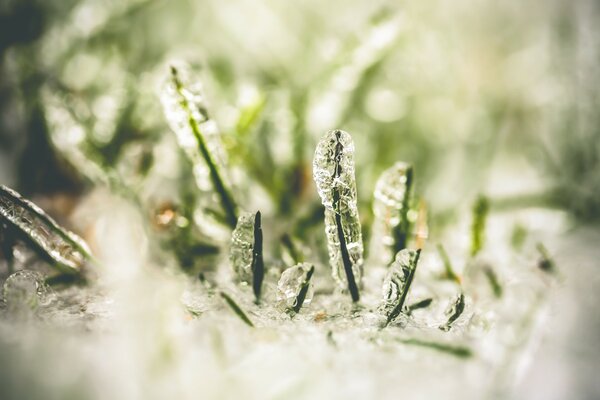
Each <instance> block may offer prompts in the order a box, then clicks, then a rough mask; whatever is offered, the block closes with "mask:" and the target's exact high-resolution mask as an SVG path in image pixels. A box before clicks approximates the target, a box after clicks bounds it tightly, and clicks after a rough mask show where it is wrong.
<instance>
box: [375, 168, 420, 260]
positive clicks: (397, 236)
mask: <svg viewBox="0 0 600 400" xmlns="http://www.w3.org/2000/svg"><path fill="white" fill-rule="evenodd" d="M412 175H413V172H412V167H411V166H410V165H408V164H406V163H403V162H397V163H396V164H394V166H392V167H391V168H389V169H387V170H385V171H384V172H383V173H382V174H381V177H380V178H379V180H378V181H377V184H376V185H375V193H374V198H373V213H374V214H375V221H374V224H373V237H374V238H375V239H374V240H372V241H371V243H372V247H371V254H373V255H376V256H377V257H381V259H382V260H383V261H385V262H387V263H390V262H392V261H393V260H394V256H395V254H396V253H397V252H399V251H400V250H402V249H403V248H405V247H406V241H407V238H408V235H409V230H410V223H409V220H408V209H409V200H410V190H411V186H412Z"/></svg>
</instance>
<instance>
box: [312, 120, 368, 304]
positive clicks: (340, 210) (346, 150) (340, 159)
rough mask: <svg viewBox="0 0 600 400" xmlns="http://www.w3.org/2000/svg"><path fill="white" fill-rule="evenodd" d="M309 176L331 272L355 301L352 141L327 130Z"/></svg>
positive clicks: (357, 231)
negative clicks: (316, 197)
mask: <svg viewBox="0 0 600 400" xmlns="http://www.w3.org/2000/svg"><path fill="white" fill-rule="evenodd" d="M313 176H314V179H315V183H316V184H317V190H318V192H319V196H321V202H322V203H323V206H325V233H326V234H327V244H328V249H329V262H330V264H331V267H332V275H333V278H334V279H335V280H336V282H337V283H338V284H339V285H340V286H342V287H348V289H349V291H350V294H351V296H352V299H353V300H354V301H357V300H358V297H359V295H358V286H359V285H360V281H361V276H362V263H363V243H362V234H361V228H360V220H359V217H358V208H357V205H356V180H355V177H354V143H353V142H352V138H351V137H350V135H349V134H348V133H346V132H344V131H340V130H335V131H330V132H328V133H327V134H326V135H325V136H324V137H323V138H322V139H321V141H320V142H319V144H318V145H317V149H316V151H315V158H314V161H313Z"/></svg>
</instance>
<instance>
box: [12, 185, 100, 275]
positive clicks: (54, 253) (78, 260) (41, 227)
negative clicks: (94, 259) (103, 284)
mask: <svg viewBox="0 0 600 400" xmlns="http://www.w3.org/2000/svg"><path fill="white" fill-rule="evenodd" d="M0 220H5V221H6V222H7V223H8V224H10V225H11V226H14V227H15V228H16V229H18V230H19V231H21V232H22V233H23V234H24V235H25V236H26V237H27V238H28V240H30V241H31V242H33V244H34V245H35V246H37V247H39V248H40V249H41V250H43V252H44V253H45V255H46V256H47V257H49V258H50V259H52V260H53V261H54V262H55V263H56V264H57V265H58V266H59V267H62V268H63V269H65V270H67V271H76V270H78V269H79V268H80V267H81V266H82V265H83V264H84V262H85V261H86V260H87V259H89V258H90V255H89V254H90V251H89V249H88V247H87V244H86V243H85V242H84V241H83V239H81V238H80V237H79V236H77V235H75V234H74V233H72V232H69V231H67V230H65V229H63V228H61V227H60V226H59V225H58V224H57V223H56V222H55V221H54V220H53V219H52V218H50V217H49V216H48V215H47V214H46V213H44V211H42V209H41V208H39V207H38V206H36V205H35V204H33V203H32V202H30V201H28V200H26V199H24V198H22V197H21V195H19V194H18V193H17V192H15V191H14V190H12V189H9V188H7V187H5V186H0Z"/></svg>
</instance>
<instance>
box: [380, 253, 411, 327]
mask: <svg viewBox="0 0 600 400" xmlns="http://www.w3.org/2000/svg"><path fill="white" fill-rule="evenodd" d="M419 256H420V250H408V249H404V250H401V251H399V252H398V254H396V258H395V260H394V262H393V263H392V264H391V265H390V268H389V270H388V273H387V275H386V277H385V279H384V281H383V290H382V294H383V302H382V305H381V308H382V311H383V313H384V314H385V315H386V317H387V322H388V323H389V322H391V321H392V320H393V319H394V318H396V317H397V316H398V315H399V314H400V312H401V311H402V307H403V306H404V303H405V301H406V296H407V294H408V291H409V289H410V284H411V283H412V279H413V276H414V273H415V270H416V268H417V263H418V262H419Z"/></svg>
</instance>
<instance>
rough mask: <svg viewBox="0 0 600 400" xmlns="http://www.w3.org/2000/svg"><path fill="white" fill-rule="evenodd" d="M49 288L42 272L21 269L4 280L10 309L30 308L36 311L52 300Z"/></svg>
mask: <svg viewBox="0 0 600 400" xmlns="http://www.w3.org/2000/svg"><path fill="white" fill-rule="evenodd" d="M48 291H49V289H48V286H47V285H46V283H45V282H44V277H43V275H42V274H40V273H39V272H36V271H29V270H20V271H17V272H15V273H14V274H12V275H10V276H9V277H8V278H7V279H6V281H5V282H4V288H3V295H4V303H5V304H6V307H7V308H8V309H9V310H24V309H29V310H32V311H35V310H36V309H37V308H38V307H39V306H43V305H47V304H48V302H49V301H50V296H49V292H48Z"/></svg>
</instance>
